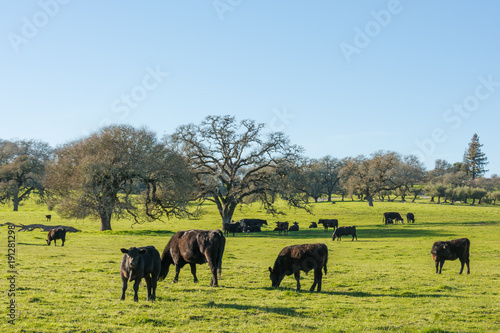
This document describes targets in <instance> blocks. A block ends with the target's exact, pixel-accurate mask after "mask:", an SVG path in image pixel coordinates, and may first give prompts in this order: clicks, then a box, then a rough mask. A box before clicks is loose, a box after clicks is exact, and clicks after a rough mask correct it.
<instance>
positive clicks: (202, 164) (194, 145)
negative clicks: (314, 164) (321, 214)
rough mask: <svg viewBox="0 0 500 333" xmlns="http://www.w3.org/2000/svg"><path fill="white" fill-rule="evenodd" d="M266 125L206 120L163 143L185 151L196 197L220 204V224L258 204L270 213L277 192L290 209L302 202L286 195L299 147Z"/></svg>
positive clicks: (228, 118)
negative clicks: (266, 129)
mask: <svg viewBox="0 0 500 333" xmlns="http://www.w3.org/2000/svg"><path fill="white" fill-rule="evenodd" d="M263 129H264V124H257V123H255V121H253V120H242V121H240V122H237V121H236V119H235V117H232V116H208V117H206V118H205V120H204V121H203V122H202V123H201V124H199V125H195V124H189V125H184V126H181V127H179V128H177V130H176V131H175V133H174V134H173V135H171V136H169V137H166V138H165V139H166V140H167V142H168V143H169V145H170V146H171V147H174V148H175V149H176V150H177V151H179V152H182V154H184V155H185V156H186V158H187V159H188V161H189V164H190V167H191V169H192V170H194V172H195V174H196V181H197V186H196V189H197V195H196V197H197V198H198V199H202V200H209V201H212V202H214V203H215V204H216V205H217V208H218V210H219V213H220V215H221V218H222V223H228V222H230V221H231V219H232V217H233V214H234V211H235V209H236V207H237V206H238V205H240V204H243V203H245V202H251V201H254V200H260V201H261V202H262V204H263V205H264V207H265V208H266V210H267V211H268V212H269V213H272V214H279V213H281V212H280V211H279V210H278V209H277V208H276V206H275V205H274V195H276V194H277V193H279V194H280V195H281V197H283V198H285V199H286V200H287V201H288V202H289V203H290V204H291V205H294V206H296V207H305V205H304V202H303V201H302V200H301V199H300V198H297V197H296V196H295V194H292V193H290V192H287V187H286V186H285V185H284V184H285V181H284V178H286V177H287V175H288V170H290V169H291V168H292V167H293V164H294V161H295V160H296V159H297V158H298V156H299V154H300V152H301V148H300V147H298V146H295V145H291V144H290V142H289V139H288V138H287V137H286V136H285V135H284V134H283V133H281V132H273V133H269V134H268V135H267V137H266V136H265V135H264V133H263Z"/></svg>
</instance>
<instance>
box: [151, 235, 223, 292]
mask: <svg viewBox="0 0 500 333" xmlns="http://www.w3.org/2000/svg"><path fill="white" fill-rule="evenodd" d="M225 246H226V238H225V237H224V235H223V234H222V231H220V230H218V229H214V230H187V231H178V232H177V233H176V234H175V235H173V236H172V238H170V241H169V242H168V244H167V246H165V249H164V250H163V254H162V255H161V273H160V278H161V279H162V280H163V279H164V278H165V277H166V276H167V274H168V270H169V267H170V265H175V277H174V282H177V281H179V272H180V270H181V268H182V267H184V265H186V264H189V265H190V266H191V274H193V277H194V282H198V278H197V277H196V264H204V263H206V262H208V266H209V267H210V271H211V272H212V280H211V281H210V286H214V287H218V282H217V275H219V277H220V275H221V270H222V255H223V254H224V247H225Z"/></svg>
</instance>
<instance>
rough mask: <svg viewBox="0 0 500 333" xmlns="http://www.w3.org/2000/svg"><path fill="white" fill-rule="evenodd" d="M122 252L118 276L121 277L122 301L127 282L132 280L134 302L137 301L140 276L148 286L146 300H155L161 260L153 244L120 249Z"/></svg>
mask: <svg viewBox="0 0 500 333" xmlns="http://www.w3.org/2000/svg"><path fill="white" fill-rule="evenodd" d="M121 251H122V253H123V258H122V262H121V264H120V276H121V278H122V297H121V298H120V299H121V300H122V301H123V300H125V291H126V290H127V282H128V281H130V282H132V280H135V282H134V302H137V301H139V296H138V295H137V292H138V290H139V283H141V280H142V278H144V280H146V285H147V287H148V301H154V300H156V285H157V282H158V277H159V276H160V270H161V261H160V253H159V252H158V250H156V249H155V247H154V246H144V247H131V248H130V249H128V250H127V249H121Z"/></svg>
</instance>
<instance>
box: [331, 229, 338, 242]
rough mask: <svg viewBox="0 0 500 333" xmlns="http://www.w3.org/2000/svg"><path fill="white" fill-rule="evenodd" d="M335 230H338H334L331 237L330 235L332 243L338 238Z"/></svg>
mask: <svg viewBox="0 0 500 333" xmlns="http://www.w3.org/2000/svg"><path fill="white" fill-rule="evenodd" d="M337 230H339V229H336V230H335V231H334V232H333V235H332V241H334V240H335V238H337V237H338V236H337Z"/></svg>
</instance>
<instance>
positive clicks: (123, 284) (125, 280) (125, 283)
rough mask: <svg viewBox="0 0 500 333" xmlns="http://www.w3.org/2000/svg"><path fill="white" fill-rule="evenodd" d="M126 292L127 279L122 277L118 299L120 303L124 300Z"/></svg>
mask: <svg viewBox="0 0 500 333" xmlns="http://www.w3.org/2000/svg"><path fill="white" fill-rule="evenodd" d="M126 290H127V279H126V278H124V277H123V276H122V297H120V299H121V300H122V301H124V300H125V291H126Z"/></svg>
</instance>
